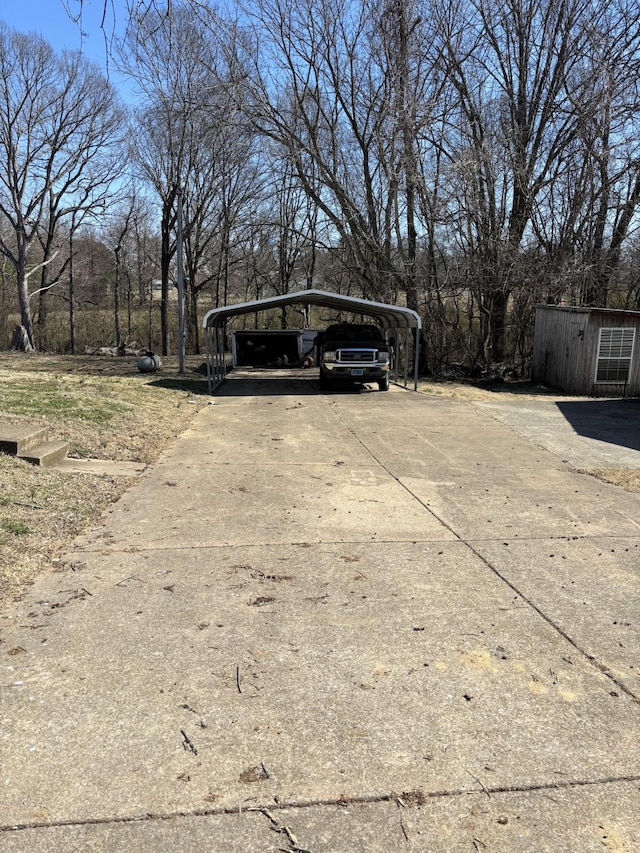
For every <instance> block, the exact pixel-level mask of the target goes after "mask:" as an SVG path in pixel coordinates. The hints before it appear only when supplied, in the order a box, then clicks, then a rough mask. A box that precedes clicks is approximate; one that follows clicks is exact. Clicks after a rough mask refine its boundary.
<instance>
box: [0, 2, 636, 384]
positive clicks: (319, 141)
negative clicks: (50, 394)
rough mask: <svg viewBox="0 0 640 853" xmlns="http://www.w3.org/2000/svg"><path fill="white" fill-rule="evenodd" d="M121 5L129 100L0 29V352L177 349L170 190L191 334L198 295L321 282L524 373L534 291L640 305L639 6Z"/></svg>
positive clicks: (467, 366)
mask: <svg viewBox="0 0 640 853" xmlns="http://www.w3.org/2000/svg"><path fill="white" fill-rule="evenodd" d="M62 8H63V11H64V9H66V10H67V13H68V14H71V15H73V14H76V13H77V14H80V13H81V10H82V0H67V2H66V3H65V4H64V6H62ZM127 13H128V19H127V21H126V22H125V23H126V27H125V28H124V29H121V30H120V32H122V33H123V35H122V36H119V37H116V35H115V33H116V28H115V27H114V26H110V25H113V24H114V22H113V20H112V19H111V18H110V17H109V16H110V14H112V10H111V11H110V5H109V3H108V2H107V0H105V19H104V23H103V27H104V31H105V36H106V38H105V53H106V56H107V58H108V65H109V67H111V68H117V69H118V71H119V73H121V74H123V75H126V77H127V79H128V80H129V82H130V87H128V88H127V93H126V94H127V97H126V101H125V100H124V99H123V97H122V93H119V92H118V91H116V89H115V87H114V85H113V83H112V81H111V79H110V77H109V75H106V74H105V72H104V71H103V70H101V69H100V68H98V67H96V66H95V65H93V64H91V63H90V62H89V61H88V60H87V59H86V58H85V57H84V56H83V55H82V54H81V53H73V52H62V53H60V52H56V51H55V50H54V49H53V48H52V47H51V46H50V45H49V44H48V43H47V42H46V41H45V40H43V39H42V38H41V37H39V36H36V35H34V34H25V33H18V32H15V31H12V30H10V29H9V28H7V27H6V26H3V25H0V260H1V261H2V264H1V266H0V346H3V347H8V346H9V345H10V341H11V336H12V332H13V329H14V327H15V325H16V323H19V324H21V325H22V326H24V328H25V330H26V332H27V335H28V338H29V340H30V343H31V345H33V346H34V347H36V348H38V349H46V350H57V351H65V352H78V351H80V352H82V351H84V350H85V349H87V348H88V349H92V348H96V347H98V346H101V345H108V344H113V345H122V344H123V343H124V342H131V341H134V340H135V341H136V342H137V343H138V344H139V345H140V346H141V347H148V348H150V349H154V350H156V351H158V352H164V353H165V354H166V353H167V352H169V351H173V352H175V349H176V346H177V344H176V334H177V308H176V301H175V300H176V290H175V276H176V217H177V211H178V204H179V202H180V203H181V205H182V212H183V229H184V251H185V277H186V308H187V333H188V343H187V346H188V351H190V352H199V349H200V346H201V336H200V322H201V318H202V315H203V313H204V312H205V311H206V310H208V309H209V308H211V307H217V306H219V305H222V304H225V303H227V302H232V301H239V300H243V301H244V300H249V299H256V298H262V297H266V296H271V295H274V294H283V293H287V292H289V291H292V290H299V289H301V288H305V287H316V288H320V289H325V290H331V291H336V292H339V293H346V294H351V295H357V296H363V297H365V298H368V299H374V300H378V301H384V302H393V303H400V304H403V305H407V306H409V307H410V308H413V309H415V310H417V311H419V312H420V314H421V315H422V317H423V321H424V339H423V342H422V354H421V355H422V364H423V367H424V368H425V369H428V370H430V371H431V372H435V373H439V372H442V371H443V370H448V369H451V368H452V367H455V368H457V369H464V370H488V369H491V368H492V367H495V366H496V365H509V366H511V367H514V368H515V369H516V370H518V371H519V372H521V373H522V374H523V375H526V372H527V369H528V364H529V359H530V354H531V345H532V324H533V313H534V312H533V306H534V305H535V304H536V303H541V302H545V303H552V304H566V305H578V306H585V305H596V306H601V307H614V308H615V307H619V308H635V309H638V308H640V280H639V277H638V272H637V269H638V255H639V248H640V247H639V244H638V231H637V226H638V216H637V214H638V203H639V202H640V124H639V117H640V93H639V89H638V87H639V80H640V12H639V10H638V4H637V2H632V1H631V0H606V2H605V0H589V2H586V0H506V2H504V0H503V2H500V3H498V2H497V0H437V2H436V0H382V2H375V3H374V2H371V1H370V0H367V2H361V3H357V2H345V0H295V2H294V0H257V2H252V3H250V4H247V5H246V6H243V5H242V4H241V3H237V4H235V5H233V4H232V5H230V6H229V7H228V8H227V9H226V10H225V11H222V9H219V8H217V7H216V6H214V5H213V4H210V3H206V2H201V0H183V2H172V0H152V1H151V2H149V0H147V2H142V0H140V2H136V0H128V2H127ZM120 23H122V22H120ZM254 320H255V318H249V319H246V318H245V320H244V321H243V322H245V323H248V322H254ZM312 320H313V318H311V320H310V321H312ZM306 321H309V318H305V317H303V316H302V315H298V314H296V313H295V312H293V311H291V313H289V314H286V313H285V314H278V315H277V316H273V317H267V318H261V320H260V322H261V323H262V324H263V325H264V324H266V325H270V326H271V327H273V326H276V327H277V326H279V325H289V326H293V327H298V326H301V325H302V324H303V323H304V322H306Z"/></svg>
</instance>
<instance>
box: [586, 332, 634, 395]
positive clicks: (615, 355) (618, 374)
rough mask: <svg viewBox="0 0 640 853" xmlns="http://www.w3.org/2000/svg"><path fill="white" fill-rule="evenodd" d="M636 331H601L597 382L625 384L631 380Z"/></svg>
mask: <svg viewBox="0 0 640 853" xmlns="http://www.w3.org/2000/svg"><path fill="white" fill-rule="evenodd" d="M635 332H636V330H635V329H629V328H626V329H600V337H599V340H598V366H597V369H596V382H611V383H618V382H619V383H624V382H627V381H628V379H629V369H630V367H631V359H632V357H633V343H634V338H635Z"/></svg>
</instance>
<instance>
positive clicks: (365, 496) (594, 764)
mask: <svg viewBox="0 0 640 853" xmlns="http://www.w3.org/2000/svg"><path fill="white" fill-rule="evenodd" d="M514 417H515V415H514V413H513V412H511V411H510V410H509V411H506V412H505V411H502V414H501V413H500V412H499V411H498V410H497V409H496V410H493V409H491V407H490V406H481V405H476V404H470V403H467V402H462V401H457V400H450V399H445V398H435V399H434V398H428V397H426V396H424V395H419V394H414V393H411V392H408V391H404V390H401V389H398V388H394V389H392V391H391V392H390V393H388V394H384V393H378V392H363V393H360V394H352V393H345V394H341V393H336V394H330V395H319V394H318V393H317V383H316V382H315V381H313V380H312V379H310V378H306V377H298V378H291V377H290V376H286V375H274V376H272V377H269V376H263V377H262V381H259V380H257V379H255V378H251V377H250V376H249V377H248V376H244V377H242V376H241V375H240V376H236V377H235V378H233V375H232V378H230V379H229V380H228V381H227V382H226V383H225V385H224V386H223V388H222V389H221V391H220V392H219V394H218V395H217V396H216V397H215V398H214V399H213V402H212V405H210V406H208V407H207V408H206V409H204V410H203V411H201V412H200V413H199V414H198V416H197V417H196V419H195V421H194V424H193V426H192V428H191V429H190V430H188V431H187V432H186V433H185V434H184V435H183V436H182V437H181V439H180V440H179V441H178V442H177V443H176V444H175V446H174V447H172V448H171V450H170V451H169V452H168V453H166V454H165V455H164V456H163V458H162V459H161V460H160V461H159V462H158V463H157V464H156V465H154V466H153V467H152V468H150V469H149V470H148V471H146V472H145V474H144V475H142V476H141V478H140V479H139V480H138V482H137V483H136V485H135V486H134V487H133V488H132V489H131V490H130V491H129V492H128V493H127V494H126V495H125V496H124V498H123V499H122V500H121V501H120V502H119V503H118V504H116V505H115V506H114V507H113V509H112V510H111V512H110V513H109V514H108V515H107V516H106V517H105V518H104V520H103V523H101V524H100V526H99V527H98V528H96V529H95V530H92V531H90V532H88V533H87V534H86V535H85V536H83V537H81V538H80V539H79V540H78V541H77V543H76V547H75V548H74V550H73V552H72V553H71V554H70V555H69V557H68V560H67V561H66V563H65V564H64V566H63V567H62V568H61V569H60V570H59V571H52V572H51V573H50V574H48V575H47V576H45V577H42V578H41V579H40V580H39V581H38V583H37V584H36V586H35V587H34V588H33V590H32V591H31V592H30V594H29V595H28V596H27V598H26V599H25V600H24V601H22V602H20V603H19V604H18V605H16V606H15V607H13V608H12V609H10V610H9V611H8V612H6V613H4V614H3V615H2V617H0V658H1V659H2V676H1V679H0V690H1V694H0V714H1V716H2V728H1V731H0V768H1V775H0V824H1V829H2V832H0V850H2V851H9V853H14V851H32V850H37V851H45V853H48V851H65V853H67V851H76V850H77V851H86V850H92V851H119V850H122V851H145V853H148V852H149V851H169V850H171V851H196V850H197V851H202V850H211V851H254V850H255V851H276V850H285V851H287V850H288V851H298V853H300V851H303V850H308V851H313V853H325V851H326V853H336V851H345V853H347V851H363V853H364V851H367V853H368V851H374V853H375V851H385V853H386V851H396V850H398V851H442V853H450V851H470V853H473V851H483V850H488V851H504V853H512V851H531V853H534V851H535V853H539V851H543V850H549V851H563V853H564V851H576V853H577V851H580V853H585V851H602V850H610V851H632V850H637V849H640V809H639V808H638V806H639V804H640V752H639V750H638V742H639V737H640V704H639V702H640V671H639V668H638V667H639V660H638V649H639V648H640V642H639V640H640V629H639V616H640V613H639V609H640V606H639V602H640V594H639V593H640V512H639V509H640V500H639V498H638V496H637V495H634V494H630V493H627V492H624V491H622V490H621V489H619V488H617V487H615V486H610V485H607V484H604V483H601V482H599V481H597V480H595V479H593V478H591V477H588V476H585V475H581V474H578V473H575V471H574V467H573V466H572V465H570V464H567V462H565V461H563V459H570V456H569V454H568V453H560V454H559V455H558V453H557V452H553V451H554V448H553V447H552V448H551V450H549V449H546V448H545V446H544V442H541V441H539V440H537V438H535V437H533V439H532V437H531V436H528V435H527V434H526V430H525V429H524V428H522V427H521V426H520V427H519V426H518V425H517V424H515V423H514V422H513V418H514ZM594 440H599V439H594ZM627 450H631V451H633V448H624V452H625V453H626V451H627ZM635 452H636V453H638V452H637V451H635ZM638 455H640V454H638ZM84 476H86V475H84Z"/></svg>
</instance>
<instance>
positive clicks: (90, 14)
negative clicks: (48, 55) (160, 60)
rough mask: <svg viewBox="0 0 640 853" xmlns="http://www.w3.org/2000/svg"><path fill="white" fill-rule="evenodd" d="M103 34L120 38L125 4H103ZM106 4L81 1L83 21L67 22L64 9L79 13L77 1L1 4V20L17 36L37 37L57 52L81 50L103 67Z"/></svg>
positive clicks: (113, 0)
mask: <svg viewBox="0 0 640 853" xmlns="http://www.w3.org/2000/svg"><path fill="white" fill-rule="evenodd" d="M106 3H107V15H106V18H105V30H106V32H107V33H108V34H111V32H112V30H113V28H114V14H115V28H116V31H117V32H118V33H119V34H121V33H122V32H123V31H124V28H125V26H126V22H127V13H126V6H127V0H106ZM104 5H105V0H83V3H82V8H83V11H82V20H81V22H79V23H74V22H73V21H72V20H70V18H69V15H68V14H67V11H66V9H65V6H66V7H68V9H69V10H70V11H71V12H72V13H73V14H77V13H79V11H80V2H79V0H65V2H63V0H0V20H2V21H4V22H5V23H6V24H7V25H8V26H9V27H11V28H12V29H14V30H19V31H20V32H23V33H27V32H37V33H40V34H41V35H42V36H43V37H44V38H45V39H46V40H47V41H48V42H50V44H52V45H53V47H54V48H56V49H57V50H62V49H63V48H68V49H71V50H82V52H83V53H84V54H85V55H86V56H87V58H88V59H91V60H93V61H94V62H97V63H98V64H100V65H104V63H105V37H104V33H103V32H102V31H101V29H100V22H101V21H102V16H103V10H104Z"/></svg>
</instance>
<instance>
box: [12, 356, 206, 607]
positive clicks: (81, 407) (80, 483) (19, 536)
mask: <svg viewBox="0 0 640 853" xmlns="http://www.w3.org/2000/svg"><path fill="white" fill-rule="evenodd" d="M201 363H202V357H198V356H196V357H194V358H192V359H190V360H188V361H187V364H186V370H185V372H184V374H178V369H177V363H176V361H175V360H171V359H169V360H168V361H167V362H166V363H165V366H164V367H163V370H162V371H161V372H159V373H154V374H142V373H140V372H139V371H138V370H137V368H136V365H135V359H127V358H109V357H74V356H54V355H47V354H40V353H29V354H23V353H0V419H2V420H3V421H5V422H7V421H9V422H18V423H28V424H34V425H40V426H46V427H47V429H48V431H49V437H50V438H51V439H57V440H64V441H68V442H70V444H71V453H70V455H71V456H75V457H78V458H83V459H102V460H113V461H131V462H140V463H145V464H148V463H151V462H154V461H155V460H156V459H157V458H158V457H159V456H160V454H161V453H162V452H163V451H164V450H165V449H166V448H167V447H168V446H170V444H171V443H172V442H173V441H174V440H175V439H176V438H177V436H178V435H180V433H181V432H182V431H183V430H184V429H185V428H186V427H187V426H188V425H189V423H190V422H191V420H192V418H193V416H194V415H195V413H196V412H197V411H198V410H199V409H200V408H201V407H202V406H204V405H208V402H209V398H208V396H207V395H206V380H205V379H204V377H203V376H202V374H201V373H199V372H197V369H196V368H197V367H198V366H199V365H200V364H201ZM132 482H133V481H132V479H130V478H128V477H115V476H108V475H99V476H98V475H94V474H78V473H67V472H62V471H56V470H46V469H42V468H36V467H33V466H31V465H29V464H28V463H25V462H22V461H21V460H18V459H15V458H13V457H10V456H5V455H1V454H0V606H2V605H4V604H6V603H8V602H9V601H11V600H12V599H15V598H18V597H19V596H20V595H21V594H23V593H24V591H25V589H26V588H27V587H28V586H29V584H31V583H32V582H33V580H34V579H35V578H36V577H37V575H38V574H39V573H40V572H41V571H43V570H44V569H46V568H47V567H53V568H55V566H56V561H57V560H58V559H59V555H60V554H61V552H62V551H63V550H64V549H65V548H66V547H67V546H68V545H69V543H70V542H71V540H72V539H73V537H75V536H76V535H77V534H78V533H79V532H80V531H81V530H83V529H84V528H86V527H87V526H89V525H90V524H92V523H93V522H94V521H96V519H97V518H99V516H100V515H101V514H102V513H103V511H104V510H105V508H106V507H107V506H108V505H109V504H110V503H112V502H113V501H116V500H117V499H118V498H119V497H120V496H121V495H122V494H123V493H124V492H125V490H126V489H127V488H128V487H129V486H130V485H131V483H132Z"/></svg>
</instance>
